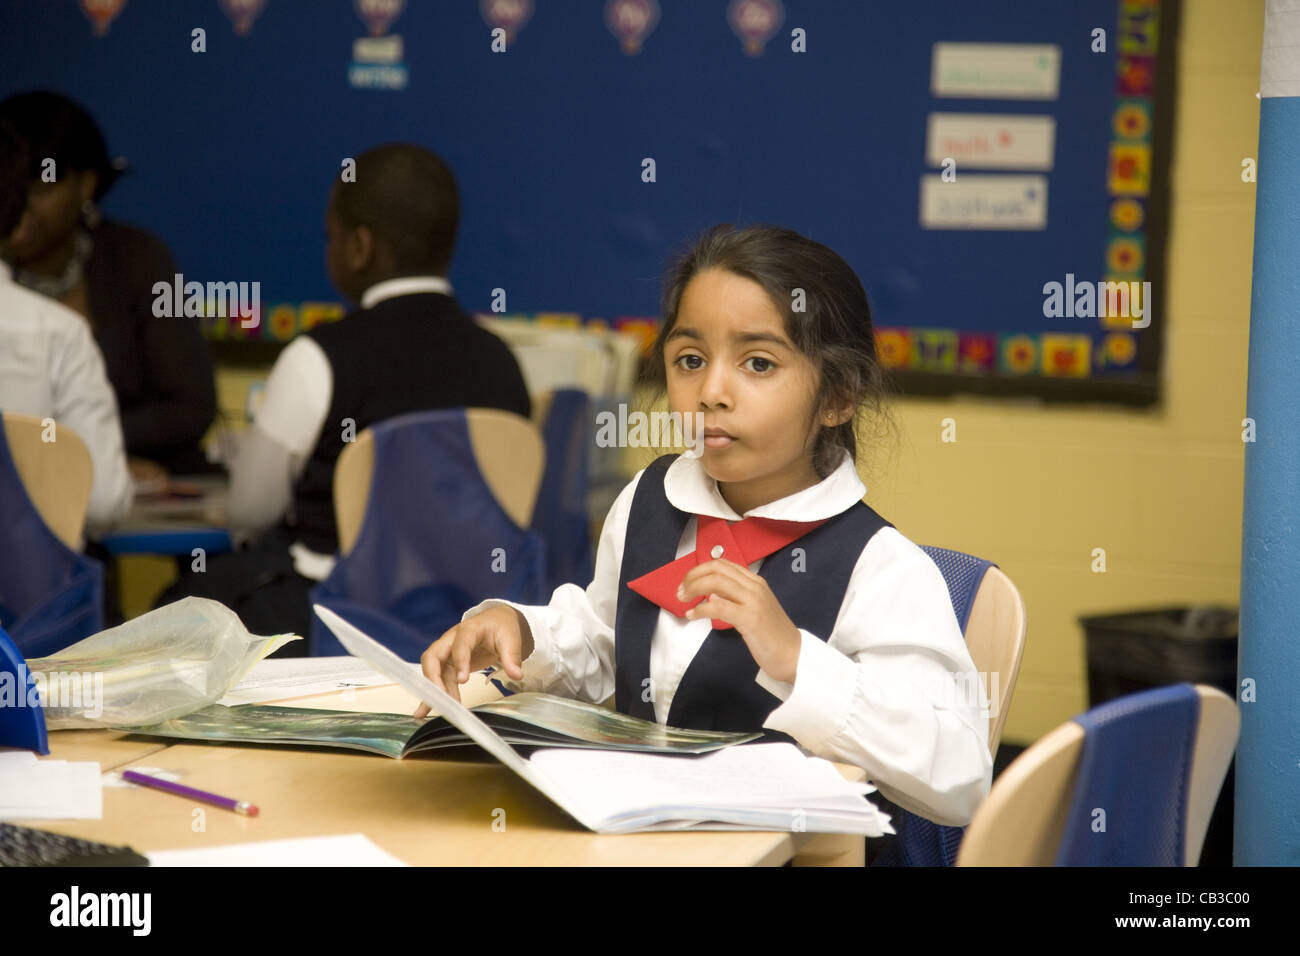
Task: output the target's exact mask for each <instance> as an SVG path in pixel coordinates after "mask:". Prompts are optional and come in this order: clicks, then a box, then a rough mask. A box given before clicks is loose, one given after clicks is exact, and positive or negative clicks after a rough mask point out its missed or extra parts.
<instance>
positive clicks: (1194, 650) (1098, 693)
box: [1079, 605, 1237, 867]
mask: <svg viewBox="0 0 1300 956" xmlns="http://www.w3.org/2000/svg"><path fill="white" fill-rule="evenodd" d="M1079 623H1080V624H1082V625H1083V631H1084V637H1085V640H1086V643H1087V648H1088V706H1089V707H1095V706H1097V705H1098V704H1101V703H1104V702H1105V701H1108V700H1112V699H1114V698H1116V697H1123V696H1124V695H1125V694H1133V693H1137V692H1138V691H1143V690H1150V689H1151V688H1153V687H1163V686H1165V685H1168V684H1179V683H1182V682H1184V681H1186V682H1188V683H1191V684H1209V685H1210V686H1211V687H1217V688H1218V689H1219V690H1221V691H1223V692H1224V693H1225V694H1227V695H1228V696H1229V697H1231V698H1232V699H1233V700H1236V699H1237V609H1236V608H1234V607H1219V606H1213V605H1206V606H1198V607H1170V608H1157V609H1152V610H1147V611H1132V612H1128V613H1124V614H1107V615H1100V616H1091V617H1081V618H1079ZM1235 764H1236V760H1235V758H1234V760H1233V762H1232V763H1230V764H1228V773H1227V776H1226V777H1224V780H1223V789H1222V790H1221V791H1220V792H1219V802H1218V803H1217V804H1215V807H1214V813H1213V814H1212V815H1211V817H1210V826H1209V829H1208V830H1207V831H1206V833H1205V845H1204V846H1203V848H1202V850H1201V859H1200V865H1201V866H1206V867H1218V866H1224V867H1227V866H1232V807H1233V769H1234V766H1235Z"/></svg>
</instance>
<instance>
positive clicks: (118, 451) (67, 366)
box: [49, 317, 135, 537]
mask: <svg viewBox="0 0 1300 956" xmlns="http://www.w3.org/2000/svg"><path fill="white" fill-rule="evenodd" d="M54 339H55V341H54V342H53V343H52V346H51V350H50V359H51V364H52V367H51V369H50V373H49V380H50V382H51V390H52V396H53V401H54V418H55V420H56V421H57V422H58V423H59V424H61V425H66V426H67V427H68V428H70V429H71V430H72V431H74V432H76V434H77V437H78V438H80V439H81V440H82V441H83V442H84V443H85V445H86V449H87V450H88V451H89V452H90V461H91V467H92V469H93V475H94V478H93V481H92V482H91V486H90V500H89V502H88V504H87V507H86V533H87V534H88V535H89V536H90V537H97V536H98V535H100V534H102V533H103V532H105V531H107V530H108V529H109V528H111V527H112V526H113V525H114V524H116V523H117V522H119V521H121V520H122V519H123V518H125V517H126V515H127V512H129V511H130V510H131V503H132V501H133V499H134V497H135V488H134V485H133V484H132V481H131V472H130V471H129V469H128V468H127V463H126V442H125V440H124V439H123V437H122V421H121V419H120V418H119V417H118V410H117V399H116V397H115V396H114V395H113V387H112V386H111V385H110V384H109V381H108V373H107V371H106V370H105V368H104V359H103V356H102V355H101V354H100V351H99V346H98V345H96V344H95V339H94V336H93V335H92V334H91V332H90V326H89V325H87V324H86V323H85V322H83V321H81V320H80V318H79V317H77V318H76V321H67V322H63V323H60V324H59V325H58V326H57V328H56V331H55V333H54ZM55 440H56V441H57V440H58V435H57V431H56V434H55Z"/></svg>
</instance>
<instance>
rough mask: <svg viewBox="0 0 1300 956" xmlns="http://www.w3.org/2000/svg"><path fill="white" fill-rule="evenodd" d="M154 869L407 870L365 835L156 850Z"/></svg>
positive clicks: (153, 858)
mask: <svg viewBox="0 0 1300 956" xmlns="http://www.w3.org/2000/svg"><path fill="white" fill-rule="evenodd" d="M147 856H148V858H149V865H150V866H407V865H408V864H407V863H405V862H403V861H402V860H399V859H398V858H397V857H395V856H393V855H392V854H391V853H389V852H387V851H386V850H382V849H380V848H379V847H378V846H376V845H375V844H374V842H373V841H372V840H371V839H370V838H369V837H367V836H366V835H365V834H364V833H347V834H343V835H341V836H324V837H301V838H299V839H296V840H268V841H266V842H264V843H231V844H228V845H226V846H207V847H200V848H198V849H194V850H156V851H154V852H153V853H149V854H147Z"/></svg>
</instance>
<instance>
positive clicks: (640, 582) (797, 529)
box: [627, 515, 825, 629]
mask: <svg viewBox="0 0 1300 956" xmlns="http://www.w3.org/2000/svg"><path fill="white" fill-rule="evenodd" d="M823 524H825V519H823V520H821V521H781V520H778V519H776V518H758V517H754V518H745V519H744V520H742V521H737V522H736V523H735V524H728V523H727V522H726V521H725V520H724V519H722V518H714V517H711V516H709V515H699V516H698V517H697V520H696V528H695V550H694V551H693V552H691V553H690V554H684V555H682V556H681V557H680V558H678V559H677V560H676V561H670V562H668V563H667V564H665V565H662V566H660V567H658V568H655V569H654V570H653V571H651V572H650V573H649V574H643V575H642V576H641V577H639V578H637V579H636V580H635V581H629V582H627V586H628V587H630V588H631V589H632V590H633V591H635V592H636V593H637V594H640V595H641V596H642V597H644V598H646V599H647V600H650V601H653V602H654V603H655V604H657V605H659V606H660V607H661V608H664V609H665V610H668V611H671V612H672V613H674V614H676V615H677V616H678V617H685V616H686V612H687V611H688V610H689V609H691V608H692V607H694V606H695V605H696V604H699V603H700V602H701V601H703V600H704V598H703V597H698V598H696V599H695V600H694V601H692V602H691V603H690V604H684V603H682V602H681V601H679V600H677V589H678V588H679V587H681V583H682V579H683V578H684V577H686V572H688V571H690V570H691V568H693V567H695V566H696V565H698V564H702V563H703V562H705V561H710V560H713V559H714V558H725V559H726V560H728V561H732V562H734V563H736V564H739V565H740V566H741V567H744V568H747V567H749V565H751V564H753V563H754V562H755V561H757V560H758V559H759V558H765V557H767V556H768V555H769V554H772V553H773V552H774V551H780V550H781V549H782V548H784V547H785V546H786V545H787V544H790V543H791V542H792V541H795V540H797V539H799V538H802V537H803V536H804V535H806V534H807V533H808V532H810V531H812V530H813V529H815V528H818V527H820V526H821V525H823ZM713 626H714V627H715V628H718V629H725V628H729V627H731V625H730V624H728V623H727V622H726V621H720V620H718V619H717V618H714V619H713Z"/></svg>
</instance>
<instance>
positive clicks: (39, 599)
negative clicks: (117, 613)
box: [0, 427, 104, 658]
mask: <svg viewBox="0 0 1300 956" xmlns="http://www.w3.org/2000/svg"><path fill="white" fill-rule="evenodd" d="M0 627H3V628H4V629H5V630H6V631H8V632H9V637H10V639H11V640H12V641H13V642H14V644H15V645H16V646H17V647H18V650H19V651H20V652H21V653H22V654H23V656H24V657H29V658H31V657H46V656H48V655H50V654H53V653H55V652H56V651H61V650H63V648H65V647H67V646H68V645H70V644H75V643H76V642H77V641H79V640H81V639H82V638H85V637H89V636H90V635H91V634H96V633H98V632H99V631H102V630H103V629H104V568H103V565H101V564H100V563H99V562H98V561H96V560H95V559H94V558H88V557H86V556H85V555H83V554H78V553H77V552H76V551H73V550H72V549H71V548H69V547H68V546H67V545H65V544H64V543H63V542H62V541H60V540H59V539H58V538H57V537H56V536H55V534H54V532H53V531H51V530H50V529H49V526H48V525H46V523H45V520H44V519H43V518H42V517H41V515H40V512H38V511H37V510H36V506H35V505H34V504H32V500H31V498H29V497H28V496H27V490H26V489H25V488H24V487H23V482H22V479H21V478H20V477H19V476H18V469H17V468H16V467H15V466H14V460H13V456H12V455H11V454H10V452H9V443H8V441H7V440H6V438H5V433H4V428H3V427H0Z"/></svg>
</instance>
